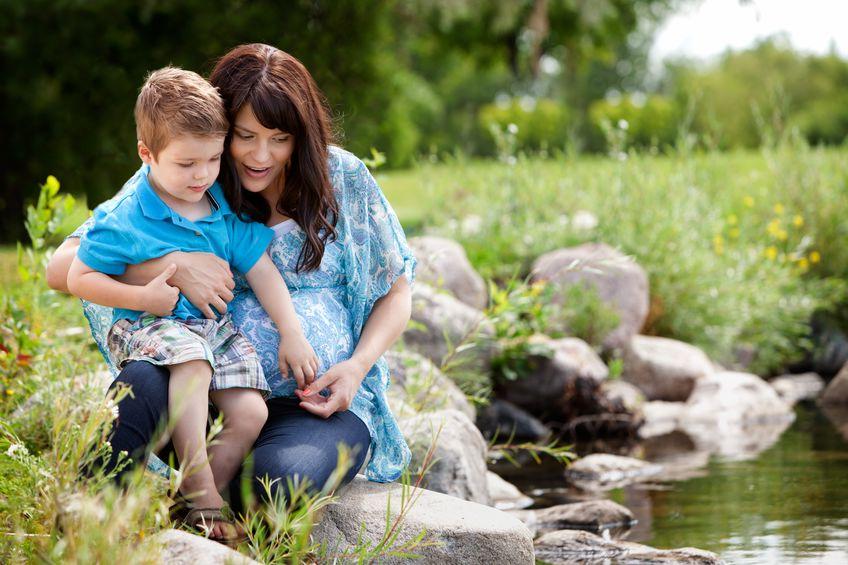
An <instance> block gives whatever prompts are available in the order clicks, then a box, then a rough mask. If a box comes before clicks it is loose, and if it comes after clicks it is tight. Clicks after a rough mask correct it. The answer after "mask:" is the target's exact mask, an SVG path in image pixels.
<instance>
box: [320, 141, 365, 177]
mask: <svg viewBox="0 0 848 565" xmlns="http://www.w3.org/2000/svg"><path fill="white" fill-rule="evenodd" d="M327 154H328V161H329V168H330V176H331V177H332V176H334V174H339V173H340V174H343V175H346V176H350V175H357V174H360V173H361V172H362V171H363V170H364V171H367V170H368V168H367V167H366V166H365V163H363V162H362V159H360V158H359V157H357V156H356V155H354V154H353V153H351V152H350V151H348V150H347V149H343V148H341V147H339V146H338V145H330V146H329V148H328V151H327Z"/></svg>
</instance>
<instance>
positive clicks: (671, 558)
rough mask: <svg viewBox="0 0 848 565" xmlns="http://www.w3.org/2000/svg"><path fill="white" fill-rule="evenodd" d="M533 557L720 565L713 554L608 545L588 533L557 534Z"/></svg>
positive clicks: (555, 562)
mask: <svg viewBox="0 0 848 565" xmlns="http://www.w3.org/2000/svg"><path fill="white" fill-rule="evenodd" d="M535 545H536V557H537V558H538V559H541V560H543V561H545V562H547V563H551V564H552V565H560V564H562V565H565V564H572V563H607V562H610V563H626V564H628V565H630V564H636V563H641V564H646V563H658V564H659V563H678V564H685V565H720V564H722V563H724V562H723V561H722V560H721V558H720V557H719V556H718V555H716V554H715V553H710V552H709V551H704V550H702V549H695V548H691V547H684V548H682V549H667V550H665V549H654V548H653V547H648V546H646V545H641V544H638V543H631V542H624V541H611V540H606V539H604V538H602V537H600V536H597V535H595V534H592V533H589V532H581V531H578V530H560V531H557V532H550V533H548V534H545V535H543V536H542V537H540V538H539V539H537V540H536V544H535Z"/></svg>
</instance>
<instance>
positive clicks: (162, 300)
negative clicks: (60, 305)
mask: <svg viewBox="0 0 848 565" xmlns="http://www.w3.org/2000/svg"><path fill="white" fill-rule="evenodd" d="M176 268H177V267H176V265H173V264H171V265H168V266H167V267H166V268H165V270H164V271H162V272H161V273H160V274H159V276H157V277H156V278H154V279H153V280H152V281H150V282H149V283H148V284H146V285H145V286H133V285H129V284H124V283H121V282H118V281H116V280H115V279H113V278H112V277H110V276H109V275H106V274H104V273H101V272H99V271H95V270H94V269H92V268H90V267H89V266H88V265H86V264H85V263H83V262H82V260H80V258H79V257H76V256H75V257H74V258H73V262H72V263H71V267H70V270H69V271H68V291H69V292H70V293H71V294H73V295H75V296H78V297H79V298H82V299H84V300H88V301H89V302H94V303H95V304H100V305H102V306H109V307H111V308H125V309H127V310H138V311H142V312H150V313H151V314H154V315H156V316H168V315H170V314H171V312H172V311H173V310H174V306H175V305H176V303H177V299H178V298H179V295H180V291H179V289H178V288H176V287H173V286H170V285H169V284H168V282H167V281H168V278H169V277H171V276H172V275H173V274H174V271H176Z"/></svg>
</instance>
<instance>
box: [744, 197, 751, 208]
mask: <svg viewBox="0 0 848 565" xmlns="http://www.w3.org/2000/svg"><path fill="white" fill-rule="evenodd" d="M742 202H743V203H744V204H745V206H747V207H748V208H753V207H754V199H753V198H752V197H750V196H746V197H745V198H743V199H742Z"/></svg>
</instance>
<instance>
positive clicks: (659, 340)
mask: <svg viewBox="0 0 848 565" xmlns="http://www.w3.org/2000/svg"><path fill="white" fill-rule="evenodd" d="M712 372H713V364H712V362H711V361H710V359H709V358H708V357H707V356H706V354H705V353H704V352H703V351H701V350H700V349H698V348H697V347H695V346H694V345H689V344H688V343H683V342H682V341H676V340H673V339H667V338H664V337H652V336H646V335H636V336H633V339H632V340H631V341H630V343H629V345H628V346H627V347H626V348H625V349H624V374H623V378H624V380H626V381H627V382H629V383H633V384H634V385H636V386H637V387H638V388H639V390H641V391H642V392H644V393H645V396H646V397H647V398H648V400H666V401H669V402H675V401H679V402H684V401H686V399H688V398H689V395H690V394H691V393H692V390H694V388H695V383H696V382H697V381H698V379H700V378H702V377H704V376H705V375H709V374H711V373H712Z"/></svg>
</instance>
